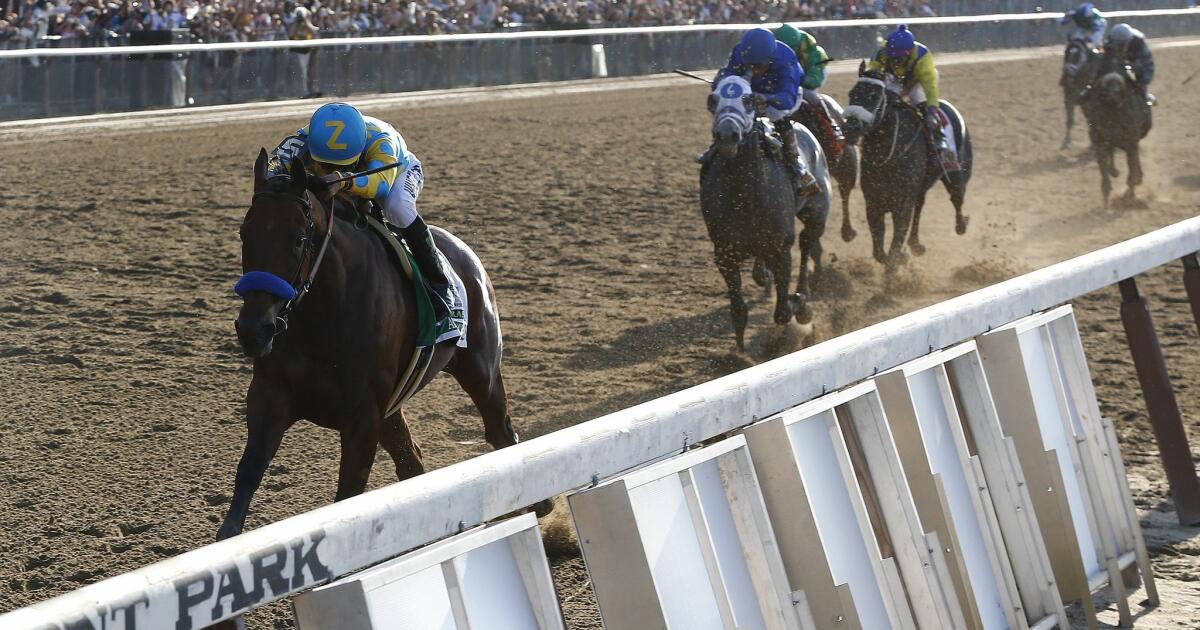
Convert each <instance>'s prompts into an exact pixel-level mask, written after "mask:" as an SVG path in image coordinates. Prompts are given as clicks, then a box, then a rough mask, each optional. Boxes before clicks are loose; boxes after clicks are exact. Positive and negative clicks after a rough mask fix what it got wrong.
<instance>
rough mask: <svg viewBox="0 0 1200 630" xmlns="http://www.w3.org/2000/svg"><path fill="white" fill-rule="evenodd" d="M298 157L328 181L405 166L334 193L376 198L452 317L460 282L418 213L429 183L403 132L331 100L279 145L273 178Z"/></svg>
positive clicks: (440, 311)
mask: <svg viewBox="0 0 1200 630" xmlns="http://www.w3.org/2000/svg"><path fill="white" fill-rule="evenodd" d="M297 158H299V159H300V160H301V161H302V163H303V164H304V166H305V167H306V168H307V169H308V170H309V172H311V173H314V174H316V175H318V176H320V178H321V181H322V182H327V181H332V180H335V179H338V178H341V177H343V176H345V175H348V174H349V172H353V171H362V170H368V169H372V168H377V167H380V166H384V165H386V164H396V163H399V164H400V166H398V167H396V168H390V169H386V170H383V171H380V172H378V173H375V174H373V175H364V176H361V177H356V178H354V179H352V180H347V181H344V182H340V183H338V184H333V186H336V189H335V190H334V192H345V193H348V194H350V195H352V196H355V197H360V198H363V199H370V200H372V201H374V202H375V203H376V204H377V205H378V206H379V207H380V209H382V210H383V215H384V217H386V218H387V220H388V222H390V223H391V224H392V225H394V226H396V227H397V228H399V231H400V236H402V237H403V238H404V241H405V242H406V243H408V247H409V249H410V250H411V251H412V254H413V258H414V259H415V260H416V263H417V266H418V268H420V270H421V275H423V276H424V277H425V279H426V282H428V284H429V287H430V288H431V289H433V292H434V293H436V294H437V296H438V297H439V298H440V299H435V300H432V302H433V308H434V314H435V316H436V318H437V320H438V321H441V320H442V319H443V318H445V317H446V316H447V315H449V313H450V305H451V304H453V302H454V295H453V292H454V286H453V285H451V284H450V282H449V281H448V280H447V277H446V273H445V271H444V270H443V268H442V263H441V258H440V257H439V256H438V254H437V246H436V245H434V243H433V235H432V234H431V233H430V232H429V226H427V225H425V221H424V220H423V219H421V215H419V214H417V196H418V195H420V194H421V190H422V189H424V187H425V176H424V174H423V173H422V172H421V161H420V160H418V159H417V156H416V155H413V153H412V152H411V151H409V150H408V146H407V145H406V144H405V143H404V138H403V137H402V136H401V135H400V132H398V131H396V128H395V127H392V126H391V125H389V124H387V123H386V122H384V121H382V120H379V119H378V118H373V117H371V116H363V115H362V113H360V112H359V111H358V109H357V108H355V107H354V106H352V105H347V104H346V103H328V104H325V105H322V106H321V107H319V108H318V109H317V111H315V112H313V115H312V118H311V119H310V120H309V122H308V125H306V126H305V127H304V128H303V129H300V130H299V131H297V132H296V133H294V134H292V135H290V136H288V137H287V138H284V139H283V142H281V143H279V146H278V147H276V149H275V151H274V152H273V153H272V155H271V160H270V161H269V162H268V166H267V176H268V177H275V176H285V175H287V173H288V167H289V165H290V164H291V161H292V160H293V159H297Z"/></svg>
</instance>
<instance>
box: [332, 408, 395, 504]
mask: <svg viewBox="0 0 1200 630" xmlns="http://www.w3.org/2000/svg"><path fill="white" fill-rule="evenodd" d="M379 413H380V412H379V411H378V410H376V409H362V410H358V411H356V412H355V413H353V415H348V416H347V418H346V424H345V425H344V426H343V427H342V435H341V437H342V463H341V464H340V465H339V466H338V487H337V494H336V495H335V496H334V499H333V500H334V501H341V500H342V499H348V498H350V497H353V496H357V495H360V494H362V492H363V490H366V488H367V480H368V479H369V478H370V477H371V466H372V465H374V464H375V451H377V450H379V433H380V426H381V425H382V424H383V422H382V419H379V418H377V417H373V416H375V415H376V414H379Z"/></svg>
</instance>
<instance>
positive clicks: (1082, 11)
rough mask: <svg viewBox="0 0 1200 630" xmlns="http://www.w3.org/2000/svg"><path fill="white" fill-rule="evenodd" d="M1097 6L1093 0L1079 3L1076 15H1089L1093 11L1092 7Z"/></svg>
mask: <svg viewBox="0 0 1200 630" xmlns="http://www.w3.org/2000/svg"><path fill="white" fill-rule="evenodd" d="M1095 8H1096V5H1094V4H1092V3H1091V2H1084V3H1083V4H1081V5H1079V8H1078V9H1075V15H1079V16H1084V15H1087V14H1089V13H1091V12H1092V9H1095Z"/></svg>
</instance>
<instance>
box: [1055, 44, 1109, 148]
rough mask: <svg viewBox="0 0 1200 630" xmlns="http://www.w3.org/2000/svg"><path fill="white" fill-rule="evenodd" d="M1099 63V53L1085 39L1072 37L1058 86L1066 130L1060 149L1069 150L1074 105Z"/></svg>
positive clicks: (1064, 56)
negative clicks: (1060, 91)
mask: <svg viewBox="0 0 1200 630" xmlns="http://www.w3.org/2000/svg"><path fill="white" fill-rule="evenodd" d="M1099 62H1100V51H1098V50H1096V49H1094V48H1092V47H1091V46H1090V45H1088V42H1087V40H1086V39H1083V38H1080V37H1072V38H1071V41H1070V42H1068V43H1067V49H1066V50H1065V51H1064V52H1063V66H1062V76H1061V77H1059V79H1058V84H1059V85H1061V86H1062V89H1063V106H1064V107H1065V108H1066V110H1067V129H1066V132H1065V133H1064V134H1063V141H1062V148H1064V149H1069V148H1071V128H1072V127H1074V126H1075V105H1076V104H1078V102H1079V95H1080V93H1082V92H1083V90H1084V88H1086V87H1087V85H1088V83H1089V82H1090V81H1091V80H1092V76H1093V75H1094V74H1095V73H1096V66H1097V65H1098V64H1099Z"/></svg>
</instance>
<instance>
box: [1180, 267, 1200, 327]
mask: <svg viewBox="0 0 1200 630" xmlns="http://www.w3.org/2000/svg"><path fill="white" fill-rule="evenodd" d="M1183 286H1184V288H1185V289H1187V295H1188V302H1191V304H1192V319H1194V320H1196V328H1197V329H1200V261H1198V260H1196V255H1195V254H1188V255H1187V256H1184V257H1183Z"/></svg>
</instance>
